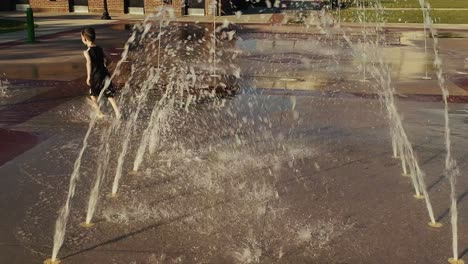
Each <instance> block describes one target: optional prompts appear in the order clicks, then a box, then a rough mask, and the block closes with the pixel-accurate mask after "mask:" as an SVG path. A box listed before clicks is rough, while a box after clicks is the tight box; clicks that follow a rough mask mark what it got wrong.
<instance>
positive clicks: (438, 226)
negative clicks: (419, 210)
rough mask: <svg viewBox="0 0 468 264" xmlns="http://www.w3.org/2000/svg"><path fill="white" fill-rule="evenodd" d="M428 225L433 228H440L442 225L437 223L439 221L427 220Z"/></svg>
mask: <svg viewBox="0 0 468 264" xmlns="http://www.w3.org/2000/svg"><path fill="white" fill-rule="evenodd" d="M429 226H430V227H434V228H440V227H442V226H443V225H442V223H439V222H429Z"/></svg>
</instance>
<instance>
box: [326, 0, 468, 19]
mask: <svg viewBox="0 0 468 264" xmlns="http://www.w3.org/2000/svg"><path fill="white" fill-rule="evenodd" d="M466 1H468V0H466ZM362 14H363V13H362V11H360V10H357V9H347V10H341V19H342V21H344V22H359V20H360V19H359V18H360V17H361V20H362V19H363V15H362ZM335 15H336V12H335ZM431 17H432V19H433V21H434V23H437V24H468V10H432V11H431ZM366 18H367V21H369V22H378V21H379V22H380V21H386V22H387V23H422V22H423V16H422V12H421V11H420V10H385V11H384V12H383V15H382V16H377V12H376V11H374V10H368V11H367V12H366Z"/></svg>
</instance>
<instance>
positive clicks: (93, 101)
mask: <svg viewBox="0 0 468 264" xmlns="http://www.w3.org/2000/svg"><path fill="white" fill-rule="evenodd" d="M90 100H91V103H90V104H91V107H92V108H93V109H94V111H95V112H96V115H97V117H99V118H101V117H103V116H104V114H103V113H102V112H101V110H100V109H99V106H98V103H97V99H96V97H95V96H92V95H91V96H90Z"/></svg>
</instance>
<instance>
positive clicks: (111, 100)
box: [107, 97, 120, 118]
mask: <svg viewBox="0 0 468 264" xmlns="http://www.w3.org/2000/svg"><path fill="white" fill-rule="evenodd" d="M107 99H108V100H109V102H110V103H111V105H112V108H114V112H115V117H117V118H120V110H119V107H118V106H117V102H115V99H114V98H112V97H109V98H107Z"/></svg>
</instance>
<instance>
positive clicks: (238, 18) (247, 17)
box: [0, 12, 468, 46]
mask: <svg viewBox="0 0 468 264" xmlns="http://www.w3.org/2000/svg"><path fill="white" fill-rule="evenodd" d="M111 15H112V14H111ZM34 16H35V23H36V24H37V25H38V27H37V28H36V37H38V38H41V37H47V36H53V35H56V34H60V33H64V32H71V31H76V30H78V29H80V28H83V27H85V26H100V25H107V24H119V23H120V24H121V23H126V22H127V21H128V22H129V23H130V22H131V21H140V20H142V19H144V17H145V16H143V15H127V14H125V15H112V20H101V19H100V17H101V14H99V13H88V14H77V13H65V14H63V13H62V14H56V13H36V14H35V15H34ZM0 18H4V19H14V20H25V13H23V12H0ZM283 18H284V15H283V14H242V15H240V14H239V15H232V16H221V17H216V22H217V23H224V22H227V21H229V22H230V23H235V24H244V25H248V24H250V25H259V26H261V25H272V24H282V22H283V20H284V19H283ZM175 21H177V22H187V23H190V22H192V23H210V22H212V21H213V19H212V18H211V17H205V16H183V17H178V18H176V19H175ZM341 25H342V26H344V27H355V26H360V25H359V24H356V23H341ZM287 27H288V30H293V28H304V26H303V25H301V24H298V25H290V24H288V25H287ZM386 27H388V28H403V29H418V28H422V24H419V23H388V24H386ZM434 28H437V29H446V30H468V24H434ZM293 31H294V30H293ZM26 37H27V35H26V31H24V30H23V31H16V32H11V33H4V34H0V45H2V44H3V46H5V45H6V46H8V43H12V42H17V44H19V43H21V42H23V41H24V40H25V39H26Z"/></svg>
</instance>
